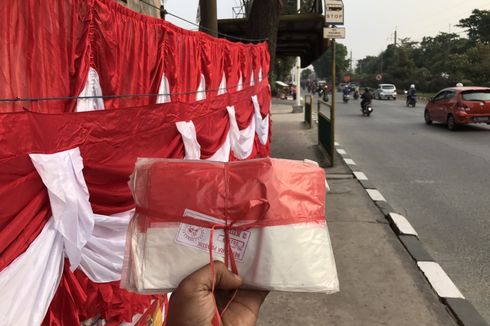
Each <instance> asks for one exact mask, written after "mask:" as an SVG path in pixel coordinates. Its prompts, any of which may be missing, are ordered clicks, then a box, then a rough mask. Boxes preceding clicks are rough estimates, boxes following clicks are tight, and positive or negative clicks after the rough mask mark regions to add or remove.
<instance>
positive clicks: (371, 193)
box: [366, 189, 386, 201]
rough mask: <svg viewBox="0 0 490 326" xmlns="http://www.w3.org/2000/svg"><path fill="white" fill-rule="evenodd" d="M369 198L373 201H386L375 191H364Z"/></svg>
mask: <svg viewBox="0 0 490 326" xmlns="http://www.w3.org/2000/svg"><path fill="white" fill-rule="evenodd" d="M366 191H367V193H368V195H369V197H371V199H372V200H374V201H386V199H385V198H384V197H383V195H382V194H381V193H380V192H379V191H378V190H376V189H366Z"/></svg>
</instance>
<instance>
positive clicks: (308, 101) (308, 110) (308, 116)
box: [305, 95, 313, 129]
mask: <svg viewBox="0 0 490 326" xmlns="http://www.w3.org/2000/svg"><path fill="white" fill-rule="evenodd" d="M312 111H313V96H311V95H305V122H306V123H307V124H308V128H310V129H311V128H312V126H313V125H312V117H313V112H312Z"/></svg>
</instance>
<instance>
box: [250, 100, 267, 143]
mask: <svg viewBox="0 0 490 326" xmlns="http://www.w3.org/2000/svg"><path fill="white" fill-rule="evenodd" d="M252 102H253V104H254V110H255V115H254V116H255V132H256V133H257V136H259V141H260V143H261V144H262V145H265V144H266V143H267V138H268V137H269V115H267V116H266V117H265V118H264V119H262V115H261V114H260V105H259V100H258V98H257V95H254V96H252Z"/></svg>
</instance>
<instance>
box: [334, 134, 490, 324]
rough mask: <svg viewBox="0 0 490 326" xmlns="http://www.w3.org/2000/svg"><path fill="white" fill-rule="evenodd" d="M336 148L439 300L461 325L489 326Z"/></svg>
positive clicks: (414, 234)
mask: <svg viewBox="0 0 490 326" xmlns="http://www.w3.org/2000/svg"><path fill="white" fill-rule="evenodd" d="M335 146H336V150H337V153H338V154H339V155H340V156H341V157H342V160H343V162H344V163H345V164H346V165H347V167H348V168H349V169H350V170H351V172H352V174H353V175H354V178H355V179H357V180H358V181H359V183H360V184H361V186H362V187H363V188H364V190H366V192H367V194H368V195H369V197H370V198H371V200H372V201H373V202H374V204H375V205H376V207H378V209H379V210H380V212H381V213H382V214H383V216H384V217H385V218H386V219H387V220H388V222H389V225H390V226H391V228H392V230H393V231H394V232H395V234H396V236H397V237H398V240H399V241H400V242H401V243H402V245H403V247H404V248H405V249H406V250H407V252H408V253H409V255H410V256H411V257H412V259H413V260H414V262H415V263H416V264H417V267H418V269H419V270H420V271H421V272H422V273H423V275H424V277H425V279H426V280H427V282H428V283H429V284H430V286H431V287H432V289H433V290H434V292H435V293H436V294H437V296H438V297H439V300H440V301H441V302H442V303H443V304H445V305H446V306H447V308H448V310H449V311H450V312H451V313H452V315H453V317H454V318H455V320H456V321H457V323H458V324H459V325H462V326H489V324H488V323H487V322H486V321H485V320H484V319H483V317H482V316H481V315H480V313H479V312H478V311H477V310H476V309H475V307H474V306H473V305H472V304H471V302H469V301H468V300H466V299H465V297H464V296H463V295H462V294H461V292H460V291H459V289H458V288H457V287H456V285H455V284H454V283H453V282H452V280H451V279H450V278H449V276H448V275H447V274H446V272H445V271H444V270H443V269H442V267H441V266H440V265H439V264H438V263H437V262H435V261H434V259H433V258H432V256H431V255H430V254H429V253H428V252H427V250H425V248H424V246H423V245H422V242H421V241H420V240H419V238H418V234H417V231H415V229H414V228H413V227H412V225H411V224H410V222H408V220H407V219H406V218H405V217H404V216H403V215H401V214H399V213H397V212H396V211H395V210H394V209H393V207H391V205H390V204H389V203H388V202H387V201H386V199H385V198H384V197H383V195H382V193H381V192H380V191H379V190H377V189H376V187H375V186H374V184H373V183H372V182H371V181H370V180H369V178H368V176H366V174H364V173H363V172H362V170H360V168H359V166H358V165H357V164H356V163H355V161H354V160H353V159H352V158H351V157H349V155H348V154H347V151H346V150H345V149H343V148H342V147H341V146H340V144H339V143H337V142H336V143H335Z"/></svg>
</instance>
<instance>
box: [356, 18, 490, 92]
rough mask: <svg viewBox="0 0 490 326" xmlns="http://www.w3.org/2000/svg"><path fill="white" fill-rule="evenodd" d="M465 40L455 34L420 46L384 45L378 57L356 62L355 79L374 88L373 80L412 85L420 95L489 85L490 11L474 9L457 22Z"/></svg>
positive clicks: (407, 43) (441, 35)
mask: <svg viewBox="0 0 490 326" xmlns="http://www.w3.org/2000/svg"><path fill="white" fill-rule="evenodd" d="M459 26H460V27H464V28H467V30H468V38H463V37H461V36H460V35H459V34H455V33H439V34H438V35H436V36H434V37H424V38H423V39H422V41H421V42H420V43H418V42H414V41H411V40H410V39H409V38H405V39H402V40H401V42H400V43H399V44H398V45H397V46H395V45H388V46H387V48H386V49H385V50H384V51H383V52H381V53H380V54H379V55H378V56H368V57H366V58H364V59H361V60H359V61H358V64H357V67H356V76H355V78H356V79H357V80H358V81H360V82H361V83H363V84H366V85H368V86H374V85H375V84H377V83H378V81H376V79H375V76H376V75H377V74H381V75H382V76H383V80H382V81H383V82H387V83H393V84H395V85H397V87H398V88H400V89H403V88H408V87H409V85H410V84H415V85H416V86H417V89H418V90H420V91H427V92H435V91H437V90H439V89H440V88H443V87H448V86H454V85H455V84H456V83H457V82H463V83H464V84H465V85H482V86H485V85H489V84H490V11H485V10H478V9H475V10H474V11H473V13H472V15H471V16H470V17H469V18H466V19H461V20H460V25H459Z"/></svg>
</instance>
